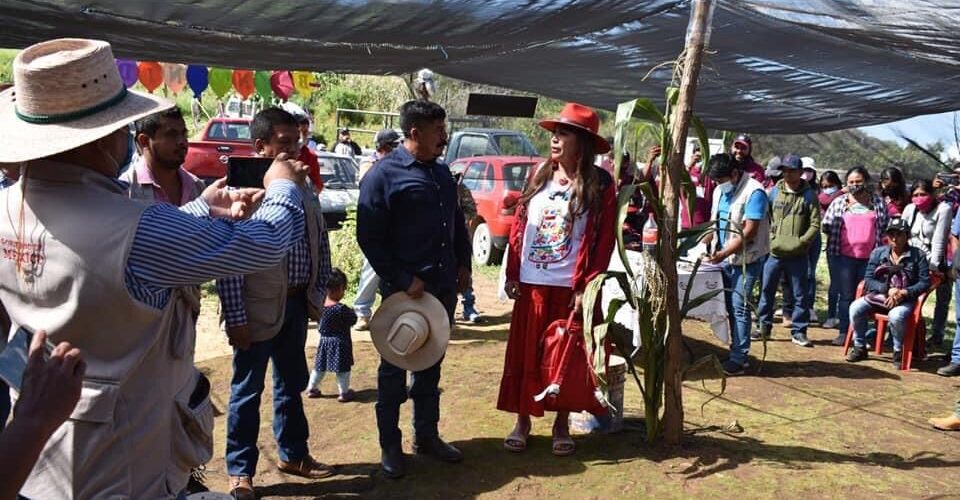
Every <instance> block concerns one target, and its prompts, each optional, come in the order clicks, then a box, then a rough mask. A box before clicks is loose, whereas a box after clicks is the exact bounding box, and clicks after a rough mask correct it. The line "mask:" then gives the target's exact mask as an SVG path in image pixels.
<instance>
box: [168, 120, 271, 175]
mask: <svg viewBox="0 0 960 500" xmlns="http://www.w3.org/2000/svg"><path fill="white" fill-rule="evenodd" d="M253 154H254V150H253V141H251V140H250V119H249V118H222V117H217V118H212V119H210V122H209V123H207V126H206V127H205V128H204V129H203V134H201V135H200V140H198V141H190V145H189V149H187V159H186V160H184V162H183V168H184V169H185V170H186V171H187V172H190V173H191V174H193V175H196V176H197V177H199V178H201V179H203V180H204V181H206V182H207V183H209V182H211V181H213V180H216V179H219V178H221V177H223V176H225V175H227V158H228V157H230V156H252V155H253Z"/></svg>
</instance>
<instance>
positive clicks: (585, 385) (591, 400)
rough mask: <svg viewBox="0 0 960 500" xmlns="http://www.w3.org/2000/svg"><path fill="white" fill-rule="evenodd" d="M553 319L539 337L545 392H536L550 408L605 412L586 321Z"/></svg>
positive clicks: (547, 407) (538, 397)
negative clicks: (588, 345)
mask: <svg viewBox="0 0 960 500" xmlns="http://www.w3.org/2000/svg"><path fill="white" fill-rule="evenodd" d="M573 317H574V313H573V312H571V313H570V317H569V318H568V319H566V320H562V319H560V320H557V321H554V322H553V323H550V326H548V327H547V329H546V331H544V332H543V336H542V338H541V340H540V353H539V354H540V356H539V359H540V381H541V386H542V387H544V390H543V392H541V393H540V394H537V395H536V396H534V398H533V399H534V400H535V401H543V405H544V409H546V410H548V411H573V412H578V411H588V412H590V413H592V414H594V415H598V416H600V415H606V414H607V412H608V411H607V407H606V406H605V405H604V404H603V403H602V402H601V401H602V399H603V398H602V396H601V394H600V391H599V390H597V380H596V378H595V375H594V373H593V367H592V366H591V363H590V357H589V356H588V355H587V350H586V344H585V342H584V340H583V324H582V322H579V321H574V320H573Z"/></svg>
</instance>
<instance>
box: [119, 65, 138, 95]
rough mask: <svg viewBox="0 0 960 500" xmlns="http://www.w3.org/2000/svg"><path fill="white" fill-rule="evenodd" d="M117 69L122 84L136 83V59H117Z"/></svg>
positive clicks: (130, 84)
mask: <svg viewBox="0 0 960 500" xmlns="http://www.w3.org/2000/svg"><path fill="white" fill-rule="evenodd" d="M117 70H118V71H120V79H121V80H123V84H124V85H126V86H127V88H129V87H133V84H135V83H137V76H138V72H139V71H138V70H137V63H136V61H131V60H129V59H117Z"/></svg>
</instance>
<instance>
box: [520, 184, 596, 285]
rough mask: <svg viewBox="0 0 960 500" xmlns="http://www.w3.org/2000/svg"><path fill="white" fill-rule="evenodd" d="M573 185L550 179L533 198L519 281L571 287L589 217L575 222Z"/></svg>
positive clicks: (522, 249) (524, 236)
mask: <svg viewBox="0 0 960 500" xmlns="http://www.w3.org/2000/svg"><path fill="white" fill-rule="evenodd" d="M570 188H571V186H569V185H567V186H561V185H560V184H558V183H555V182H553V181H550V182H549V183H548V184H547V185H546V187H544V188H543V189H542V190H540V192H539V193H537V194H536V195H534V197H533V198H531V199H530V204H529V205H528V206H527V226H526V227H525V228H524V232H523V248H521V249H520V251H521V253H520V281H521V282H522V283H528V284H531V285H550V286H565V287H570V286H571V285H572V284H573V273H574V270H575V269H576V264H577V254H578V253H579V251H580V244H581V243H582V241H583V233H584V231H585V230H586V226H587V217H586V215H585V214H581V215H580V216H579V217H577V219H576V221H572V220H571V218H570V217H568V215H569V214H570V196H571V195H572V193H573V191H572V190H571V189H570Z"/></svg>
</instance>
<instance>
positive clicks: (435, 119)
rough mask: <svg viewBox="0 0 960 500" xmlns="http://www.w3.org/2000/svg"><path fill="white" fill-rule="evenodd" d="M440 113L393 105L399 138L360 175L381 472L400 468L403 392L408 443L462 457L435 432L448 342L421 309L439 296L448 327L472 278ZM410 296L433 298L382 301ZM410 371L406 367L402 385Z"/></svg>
mask: <svg viewBox="0 0 960 500" xmlns="http://www.w3.org/2000/svg"><path fill="white" fill-rule="evenodd" d="M446 116H447V115H446V112H445V111H444V110H443V108H442V107H440V106H439V105H438V104H435V103H431V102H426V101H410V102H407V103H406V104H404V105H403V106H402V107H401V109H400V128H401V129H402V130H403V136H404V138H405V140H404V142H403V144H402V145H401V146H400V147H398V148H397V149H395V150H394V151H393V152H392V153H390V154H389V155H387V156H386V157H384V158H383V159H381V160H380V161H379V162H378V163H377V166H376V168H373V169H372V170H370V171H369V172H368V173H367V174H366V176H364V178H363V180H362V181H361V182H360V200H359V203H358V210H357V240H358V241H359V243H360V249H361V250H363V254H364V255H365V256H366V257H367V259H368V260H369V261H370V264H371V265H372V266H373V269H374V271H376V273H377V275H379V276H380V280H381V281H380V293H381V294H382V295H383V297H384V298H385V299H386V300H385V301H384V305H382V306H381V308H382V309H383V310H384V313H383V315H382V318H381V317H380V316H381V313H380V311H378V312H377V314H376V315H374V318H373V319H372V320H371V325H370V326H371V328H370V331H371V336H372V337H373V339H374V342H375V343H376V345H377V346H378V347H379V349H378V350H379V351H380V354H381V356H382V359H381V361H380V368H379V370H378V372H377V404H376V413H377V428H378V430H379V432H380V448H381V450H382V453H381V463H382V466H383V471H384V473H385V474H386V475H387V477H391V478H398V477H401V476H403V473H404V466H403V451H402V448H401V445H400V442H401V432H400V428H399V426H398V424H399V420H400V405H401V404H403V402H404V401H406V400H407V395H408V394H409V396H410V397H411V398H413V427H414V451H415V452H417V453H422V454H427V455H431V456H433V457H435V458H438V459H440V460H443V461H445V462H459V461H461V460H462V459H463V456H462V455H461V453H460V450H457V449H456V448H454V447H453V446H450V445H449V444H447V443H445V442H444V441H443V440H442V439H440V436H439V434H438V432H437V423H438V422H439V420H440V391H439V389H438V385H439V383H440V364H441V362H442V359H443V350H444V349H445V347H446V340H445V337H444V333H443V330H444V327H442V326H441V325H438V324H437V322H436V321H430V320H426V319H424V318H432V317H433V316H431V315H430V314H426V313H424V312H423V310H422V309H423V308H426V309H427V310H430V309H433V310H434V311H435V310H436V307H435V306H437V304H436V302H437V300H438V299H439V302H440V303H442V305H443V308H444V309H446V313H447V318H446V319H447V322H448V324H447V325H446V327H445V329H446V330H449V323H450V322H452V321H453V311H454V308H455V307H456V303H457V292H458V291H463V290H465V289H466V288H467V287H468V286H469V285H470V255H471V249H470V240H469V237H468V236H467V227H466V224H465V223H464V218H463V211H462V210H461V209H460V207H459V204H458V203H457V186H456V184H455V183H454V181H453V176H452V175H451V174H450V169H449V168H448V167H447V166H446V165H444V164H443V163H439V162H437V158H438V157H439V156H440V155H441V154H443V148H444V147H445V146H446V144H447V130H446V124H445V120H446ZM404 292H405V293H404ZM409 299H412V301H413V302H417V301H424V302H430V303H433V306H432V307H428V305H426V304H425V305H421V306H418V307H421V310H420V312H415V311H413V310H409V309H410V307H409V306H406V305H398V306H396V307H393V306H390V307H387V306H388V305H390V304H394V303H396V302H400V303H401V304H406V303H408V301H409ZM404 310H409V311H408V312H410V314H407V313H405V312H403V311H404ZM398 311H400V312H398ZM418 318H419V319H418ZM377 325H380V326H379V327H378V326H377ZM446 335H449V331H447V333H446ZM381 337H386V339H382V338H381ZM378 339H381V340H378ZM386 344H389V346H386ZM438 346H439V350H438ZM385 347H386V348H385ZM411 359H412V360H413V361H411ZM407 371H410V372H412V375H411V383H410V387H409V391H408V388H407Z"/></svg>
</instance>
